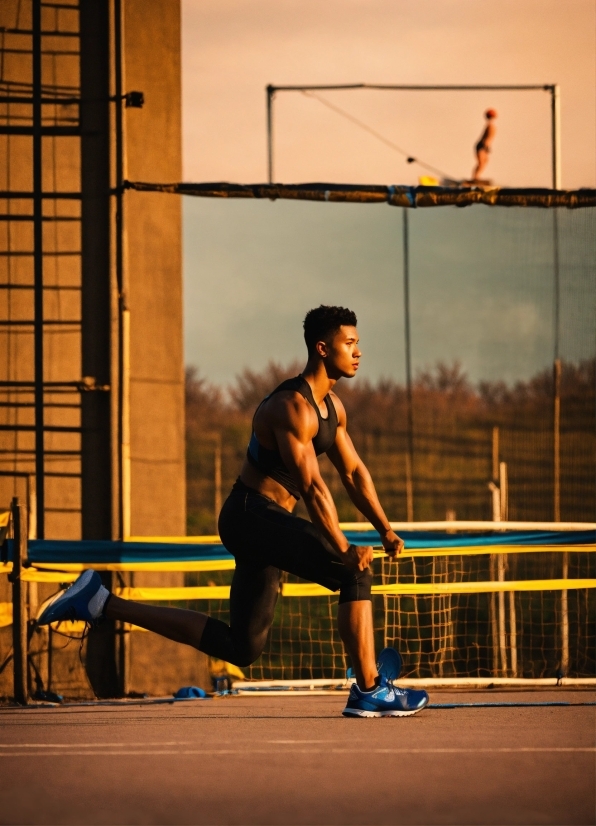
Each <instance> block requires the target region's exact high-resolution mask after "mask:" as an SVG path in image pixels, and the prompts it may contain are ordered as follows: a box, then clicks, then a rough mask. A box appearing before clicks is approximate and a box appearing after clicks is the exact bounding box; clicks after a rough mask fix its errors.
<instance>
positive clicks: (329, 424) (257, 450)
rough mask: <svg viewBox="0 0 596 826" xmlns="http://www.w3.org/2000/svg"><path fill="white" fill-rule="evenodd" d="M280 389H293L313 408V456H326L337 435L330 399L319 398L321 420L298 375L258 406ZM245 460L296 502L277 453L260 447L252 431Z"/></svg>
mask: <svg viewBox="0 0 596 826" xmlns="http://www.w3.org/2000/svg"><path fill="white" fill-rule="evenodd" d="M282 390H293V391H295V392H296V393H300V395H301V396H304V398H305V399H306V401H307V402H308V403H309V404H310V405H311V406H312V407H313V409H314V411H315V413H316V414H317V418H318V420H319V429H318V431H317V434H316V436H314V437H313V440H312V443H313V447H314V449H315V453H316V454H317V456H320V454H321V453H326V452H327V451H328V450H329V449H330V448H331V447H332V445H333V443H334V442H335V435H336V433H337V413H336V412H335V407H334V404H333V402H332V401H331V397H330V396H329V395H327V396H325V398H324V399H323V401H324V402H325V405H326V407H327V418H326V419H324V418H323V417H322V416H321V411H320V410H319V406H318V404H317V403H316V402H315V400H314V396H313V394H312V390H311V389H310V384H309V383H308V382H307V381H306V379H305V378H303V377H302V376H295V377H294V378H293V379H287V380H286V381H284V382H282V383H281V384H280V385H279V387H276V388H275V390H273V391H272V392H271V393H269V395H268V396H266V397H265V398H264V399H263V401H262V402H261V404H263V402H266V401H267V399H270V398H271V396H273V395H274V394H275V393H280V392H281V391H282ZM261 404H260V405H259V407H257V410H256V411H255V416H256V415H257V412H258V410H259V408H260V406H261ZM253 422H254V417H253ZM246 458H247V459H248V461H249V462H250V464H251V465H253V467H256V468H257V470H260V471H261V473H262V474H263V475H264V476H269V477H270V478H271V479H275V481H276V482H279V483H280V485H283V486H284V488H285V489H286V490H287V491H288V493H291V494H292V496H294V497H295V498H296V499H300V491H299V490H298V486H297V484H296V482H295V481H294V479H293V477H292V476H291V474H290V472H289V470H288V469H287V467H286V466H285V464H284V461H283V459H282V458H281V455H280V453H279V451H278V450H268V449H267V448H266V447H263V445H262V444H260V443H259V440H258V439H257V437H256V435H255V432H254V430H253V432H252V436H251V437H250V442H249V445H248V450H247V451H246Z"/></svg>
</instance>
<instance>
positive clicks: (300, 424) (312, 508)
mask: <svg viewBox="0 0 596 826" xmlns="http://www.w3.org/2000/svg"><path fill="white" fill-rule="evenodd" d="M272 419H273V421H272V422H271V424H272V429H273V432H274V434H275V439H276V442H277V446H278V450H279V452H280V454H281V457H282V459H283V461H284V464H285V465H286V467H287V468H288V470H289V471H290V473H291V474H292V476H293V477H294V479H295V480H296V482H297V484H298V488H299V490H300V493H301V495H302V497H303V499H304V504H305V505H306V508H307V510H308V513H309V515H310V518H311V519H312V521H313V523H314V524H315V525H316V526H317V527H318V528H319V529H320V530H321V531H322V533H323V534H324V536H325V537H326V539H327V540H328V541H329V542H330V544H331V545H332V547H333V548H334V549H335V550H336V551H337V553H338V555H339V556H340V557H341V558H342V559H343V562H344V564H346V565H348V567H352V568H359V569H360V570H364V569H365V568H367V567H368V565H369V563H370V562H371V561H372V548H368V547H356V546H354V545H350V544H349V543H348V540H347V539H346V537H345V536H344V534H343V533H342V532H341V529H340V527H339V519H338V516H337V510H336V508H335V503H334V501H333V498H332V496H331V493H330V492H329V488H328V487H327V485H326V484H325V481H324V479H323V477H322V476H321V472H320V469H319V463H318V461H317V456H316V453H315V450H314V447H313V444H312V439H313V436H314V435H315V434H316V432H317V427H318V422H317V419H316V415H315V414H314V411H313V410H312V408H311V407H310V405H309V404H308V402H307V401H306V400H304V399H303V398H302V397H298V396H296V397H293V398H289V399H288V398H286V399H280V400H279V403H278V404H276V406H275V410H274V411H272Z"/></svg>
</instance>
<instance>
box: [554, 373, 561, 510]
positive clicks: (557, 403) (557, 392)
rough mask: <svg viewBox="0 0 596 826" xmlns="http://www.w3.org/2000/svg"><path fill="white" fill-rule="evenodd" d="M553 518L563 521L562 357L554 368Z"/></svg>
mask: <svg viewBox="0 0 596 826" xmlns="http://www.w3.org/2000/svg"><path fill="white" fill-rule="evenodd" d="M553 384H554V392H553V408H554V409H553V519H554V521H555V522H560V521H561V359H558V358H557V359H555V363H554V369H553Z"/></svg>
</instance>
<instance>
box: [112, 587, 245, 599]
mask: <svg viewBox="0 0 596 826" xmlns="http://www.w3.org/2000/svg"><path fill="white" fill-rule="evenodd" d="M114 593H115V594H116V596H118V597H122V598H123V599H132V600H136V601H137V602H161V601H163V600H166V601H169V600H187V599H229V598H230V586H229V585H198V586H189V587H187V588H114Z"/></svg>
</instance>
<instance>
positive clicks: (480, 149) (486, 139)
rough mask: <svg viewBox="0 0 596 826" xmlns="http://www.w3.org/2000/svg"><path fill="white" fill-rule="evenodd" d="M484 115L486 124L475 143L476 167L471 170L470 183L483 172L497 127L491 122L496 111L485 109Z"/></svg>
mask: <svg viewBox="0 0 596 826" xmlns="http://www.w3.org/2000/svg"><path fill="white" fill-rule="evenodd" d="M484 117H485V118H486V126H485V128H484V132H483V133H482V136H481V138H480V140H479V141H478V143H477V144H476V147H475V148H476V168H475V169H474V171H473V172H472V183H474V182H475V181H480V180H481V175H482V173H483V172H484V169H485V167H486V165H487V163H488V156H489V154H490V151H491V149H490V148H491V145H492V142H493V140H494V138H495V134H496V131H497V127H496V126H495V124H494V123H493V121H494V119H495V118H496V117H497V113H496V112H495V110H494V109H487V110H486V112H485V113H484Z"/></svg>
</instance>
